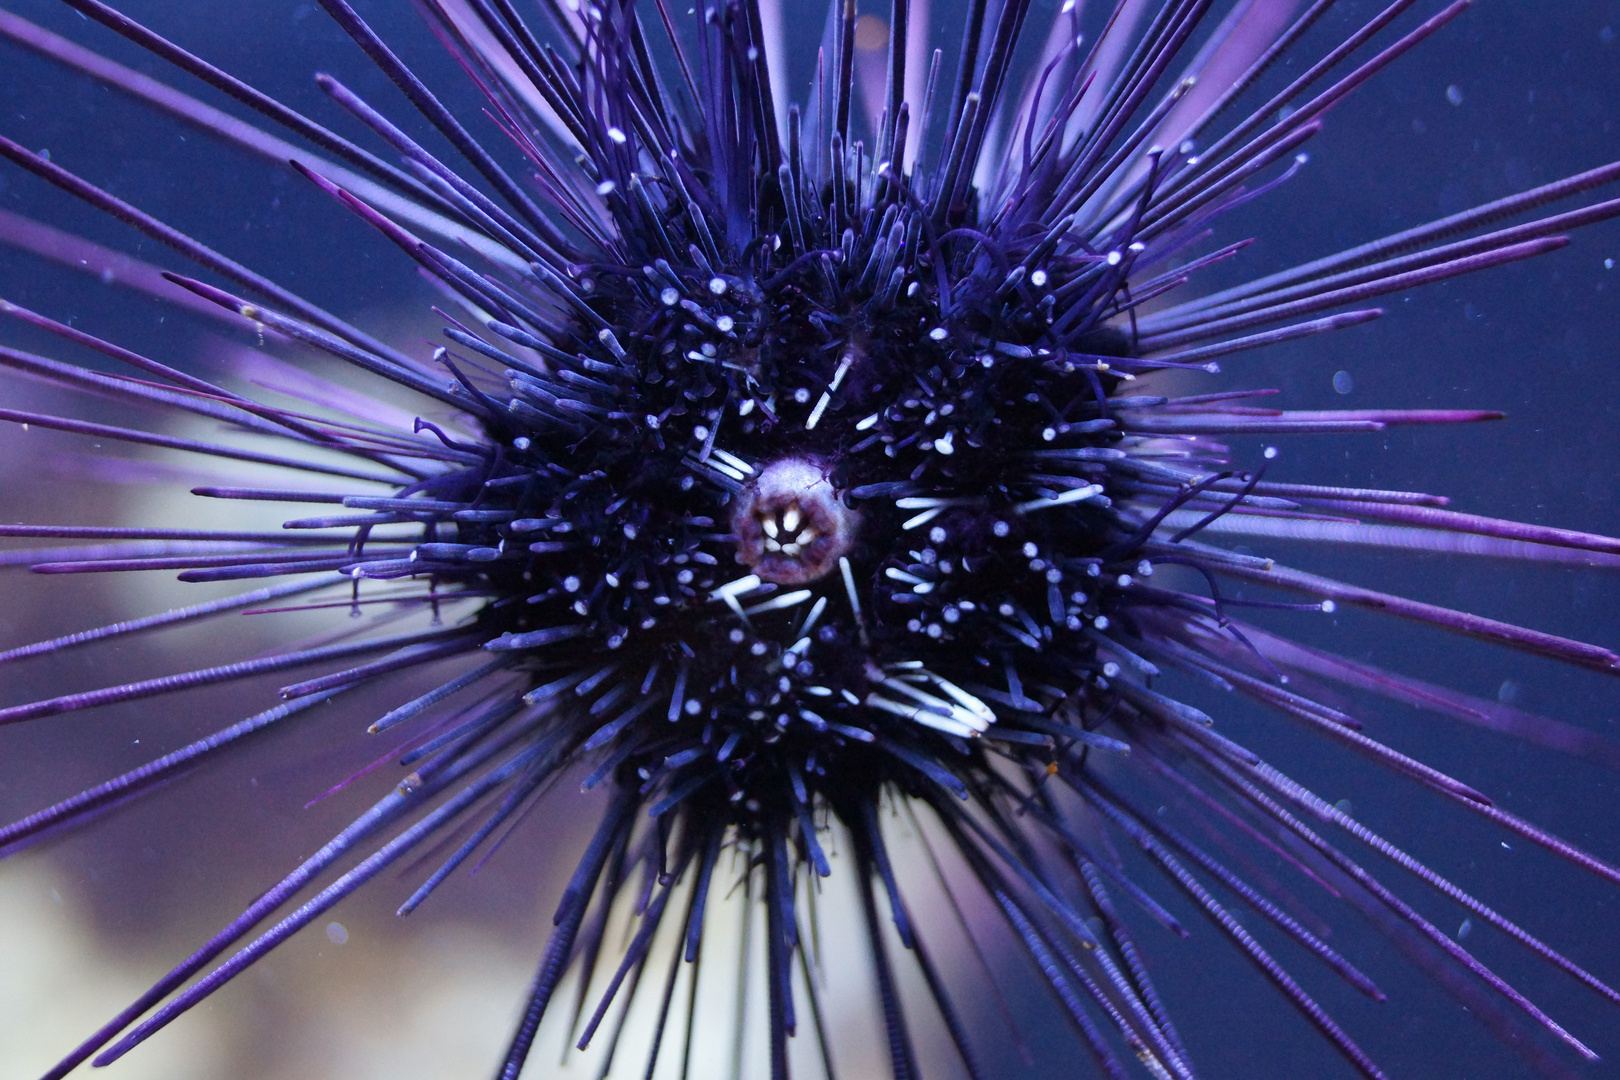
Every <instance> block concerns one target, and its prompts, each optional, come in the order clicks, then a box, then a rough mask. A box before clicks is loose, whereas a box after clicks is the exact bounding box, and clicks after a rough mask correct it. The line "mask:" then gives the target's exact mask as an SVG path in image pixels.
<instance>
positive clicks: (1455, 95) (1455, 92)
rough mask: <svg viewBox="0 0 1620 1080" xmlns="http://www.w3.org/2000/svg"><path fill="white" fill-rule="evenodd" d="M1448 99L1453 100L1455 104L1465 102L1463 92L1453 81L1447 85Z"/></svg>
mask: <svg viewBox="0 0 1620 1080" xmlns="http://www.w3.org/2000/svg"><path fill="white" fill-rule="evenodd" d="M1446 100H1447V101H1449V102H1451V103H1452V104H1453V105H1461V104H1462V103H1463V93H1462V91H1461V90H1459V89H1458V88H1457V84H1456V83H1452V84H1451V85H1450V86H1448V87H1446Z"/></svg>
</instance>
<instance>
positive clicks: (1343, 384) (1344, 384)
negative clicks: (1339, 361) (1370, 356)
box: [1333, 371, 1356, 394]
mask: <svg viewBox="0 0 1620 1080" xmlns="http://www.w3.org/2000/svg"><path fill="white" fill-rule="evenodd" d="M1355 388H1356V380H1354V379H1352V378H1351V377H1350V373H1349V372H1348V371H1335V372H1334V373H1333V389H1334V390H1336V391H1338V392H1339V393H1341V394H1348V393H1349V392H1350V391H1352V390H1354V389H1355Z"/></svg>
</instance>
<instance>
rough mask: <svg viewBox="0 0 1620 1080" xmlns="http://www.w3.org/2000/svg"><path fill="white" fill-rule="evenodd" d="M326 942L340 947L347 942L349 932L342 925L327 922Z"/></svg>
mask: <svg viewBox="0 0 1620 1080" xmlns="http://www.w3.org/2000/svg"><path fill="white" fill-rule="evenodd" d="M326 940H327V941H330V942H331V943H332V944H334V945H342V944H344V943H346V942H347V941H348V940H349V932H348V931H347V930H346V929H344V927H343V924H342V923H337V922H329V923H327V924H326Z"/></svg>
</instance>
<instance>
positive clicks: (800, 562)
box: [731, 457, 860, 585]
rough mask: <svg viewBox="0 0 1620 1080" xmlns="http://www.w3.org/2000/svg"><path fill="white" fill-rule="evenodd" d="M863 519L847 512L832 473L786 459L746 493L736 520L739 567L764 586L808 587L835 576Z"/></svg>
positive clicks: (767, 470) (797, 459)
mask: <svg viewBox="0 0 1620 1080" xmlns="http://www.w3.org/2000/svg"><path fill="white" fill-rule="evenodd" d="M859 526H860V515H859V514H857V513H856V512H855V511H854V510H852V509H850V508H849V507H847V506H845V505H844V503H843V500H842V499H840V498H839V496H838V491H837V489H836V488H834V487H833V485H832V482H831V481H830V480H828V479H827V468H826V466H824V465H822V464H820V463H819V462H816V461H812V460H811V459H809V458H802V457H788V458H781V459H779V460H777V461H774V462H772V463H771V464H770V465H767V466H766V467H765V468H764V470H763V471H761V472H760V474H759V478H758V479H757V480H755V481H754V483H753V484H751V485H750V486H749V487H747V488H745V489H744V490H743V492H742V493H741V495H740V496H739V498H738V502H737V509H736V511H735V512H734V513H733V514H732V518H731V530H732V532H733V533H734V534H735V535H736V537H737V561H738V562H739V563H742V564H743V565H744V566H747V567H749V568H750V569H752V570H753V572H754V574H755V576H757V577H758V578H759V579H760V580H761V581H770V582H775V583H776V584H778V585H803V584H806V583H808V582H811V581H815V580H817V579H819V578H822V577H825V576H826V575H827V574H829V573H831V572H832V570H833V568H834V567H835V566H837V565H838V560H839V558H841V557H842V556H844V555H846V554H848V553H849V550H850V549H851V548H852V547H854V546H855V534H856V532H857V530H858V529H859Z"/></svg>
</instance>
